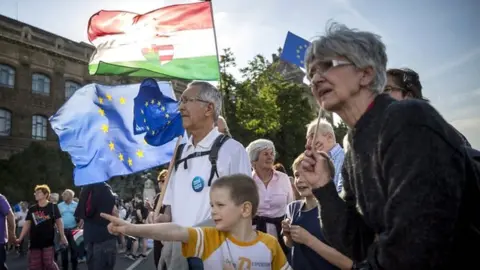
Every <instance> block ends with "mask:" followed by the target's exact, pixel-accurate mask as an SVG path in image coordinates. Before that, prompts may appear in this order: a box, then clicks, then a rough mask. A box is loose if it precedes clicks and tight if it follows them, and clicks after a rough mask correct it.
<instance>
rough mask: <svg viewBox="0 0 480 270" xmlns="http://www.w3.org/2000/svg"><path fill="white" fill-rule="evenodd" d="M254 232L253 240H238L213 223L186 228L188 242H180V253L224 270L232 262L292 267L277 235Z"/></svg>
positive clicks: (265, 268) (280, 269)
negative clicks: (255, 234)
mask: <svg viewBox="0 0 480 270" xmlns="http://www.w3.org/2000/svg"><path fill="white" fill-rule="evenodd" d="M257 234H258V236H257V238H256V239H255V240H253V241H251V242H241V241H238V240H236V239H235V238H233V237H232V236H231V235H229V233H227V232H221V231H218V230H217V229H215V228H212V227H202V228H188V242H187V243H183V244H182V253H183V256H184V257H186V258H191V257H196V258H200V259H201V260H202V261H203V268H204V269H209V270H223V266H224V264H226V263H233V265H234V266H235V269H250V270H272V269H274V270H286V269H291V268H290V266H289V265H288V262H287V259H286V258H285V254H284V253H283V251H282V248H281V247H280V244H279V243H278V241H277V239H276V238H275V237H273V236H271V235H269V234H266V233H262V232H257Z"/></svg>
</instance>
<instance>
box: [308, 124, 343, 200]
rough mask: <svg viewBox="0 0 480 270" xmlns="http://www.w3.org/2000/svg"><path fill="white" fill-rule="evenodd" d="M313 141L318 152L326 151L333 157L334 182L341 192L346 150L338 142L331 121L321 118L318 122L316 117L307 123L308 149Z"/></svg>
mask: <svg viewBox="0 0 480 270" xmlns="http://www.w3.org/2000/svg"><path fill="white" fill-rule="evenodd" d="M315 131H316V132H315ZM315 134H316V136H315ZM314 137H315V138H314ZM312 143H313V145H314V149H315V150H316V151H317V152H325V153H327V154H328V155H329V157H330V158H331V159H332V161H333V165H334V166H335V177H334V178H333V182H334V183H335V187H336V188H337V192H338V193H340V192H341V191H342V188H343V178H342V173H341V172H342V166H343V160H344V159H345V151H344V149H343V148H342V147H341V146H340V144H338V143H337V140H336V139H335V131H334V130H333V127H332V125H331V124H330V123H329V122H327V121H324V120H321V121H320V123H318V120H317V119H315V120H313V121H312V122H310V124H308V125H307V144H306V146H305V149H308V148H307V146H312Z"/></svg>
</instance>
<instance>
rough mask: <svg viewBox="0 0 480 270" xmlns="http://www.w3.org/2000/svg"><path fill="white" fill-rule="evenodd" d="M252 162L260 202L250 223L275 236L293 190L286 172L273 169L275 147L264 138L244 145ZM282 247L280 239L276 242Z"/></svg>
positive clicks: (277, 235) (279, 229) (291, 197)
mask: <svg viewBox="0 0 480 270" xmlns="http://www.w3.org/2000/svg"><path fill="white" fill-rule="evenodd" d="M247 152H248V156H249V158H250V162H251V163H252V168H253V171H252V178H253V180H254V181H255V183H256V184H257V186H258V192H259V196H260V203H259V206H258V211H257V216H256V217H255V218H254V219H253V224H254V225H255V226H256V227H257V230H259V231H262V232H265V233H269V234H271V235H273V236H275V237H277V238H278V239H281V237H280V231H281V228H282V220H283V219H284V216H285V210H286V209H287V205H288V204H289V203H290V202H292V201H293V190H292V185H291V184H290V179H289V178H288V175H286V174H284V173H282V172H279V171H276V170H275V169H274V168H273V165H274V162H275V146H274V145H273V142H272V141H270V140H266V139H258V140H255V141H253V142H251V143H250V144H249V145H248V146H247ZM279 242H280V245H282V248H284V250H285V245H284V243H283V241H279Z"/></svg>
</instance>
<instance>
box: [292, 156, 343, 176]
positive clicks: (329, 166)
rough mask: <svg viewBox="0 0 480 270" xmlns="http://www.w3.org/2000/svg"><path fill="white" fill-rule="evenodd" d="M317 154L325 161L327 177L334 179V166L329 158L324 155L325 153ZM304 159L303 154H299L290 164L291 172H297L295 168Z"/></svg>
mask: <svg viewBox="0 0 480 270" xmlns="http://www.w3.org/2000/svg"><path fill="white" fill-rule="evenodd" d="M318 154H320V155H321V156H322V157H323V158H324V159H325V161H324V162H325V167H326V169H327V173H328V177H329V178H334V177H335V165H334V164H333V161H332V159H331V158H330V156H329V155H328V154H327V153H325V152H318ZM304 157H305V155H304V154H303V153H301V154H300V155H299V156H298V157H297V158H296V159H295V161H293V164H292V171H296V170H297V167H298V165H300V162H302V160H303V158H304Z"/></svg>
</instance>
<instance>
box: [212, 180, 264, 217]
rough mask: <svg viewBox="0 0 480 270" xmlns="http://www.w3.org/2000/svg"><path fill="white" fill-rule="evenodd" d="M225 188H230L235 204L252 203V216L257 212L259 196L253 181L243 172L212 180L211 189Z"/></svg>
mask: <svg viewBox="0 0 480 270" xmlns="http://www.w3.org/2000/svg"><path fill="white" fill-rule="evenodd" d="M214 188H227V189H229V190H230V198H231V199H232V201H233V202H234V203H235V204H236V205H240V204H242V203H244V202H250V203H251V204H252V217H254V216H255V215H256V214H257V209H258V204H259V201H260V199H259V196H258V188H257V184H255V181H254V180H253V179H252V178H251V177H250V176H248V175H245V174H232V175H228V176H222V177H220V178H218V179H217V180H216V181H215V182H213V184H212V186H211V189H214Z"/></svg>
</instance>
